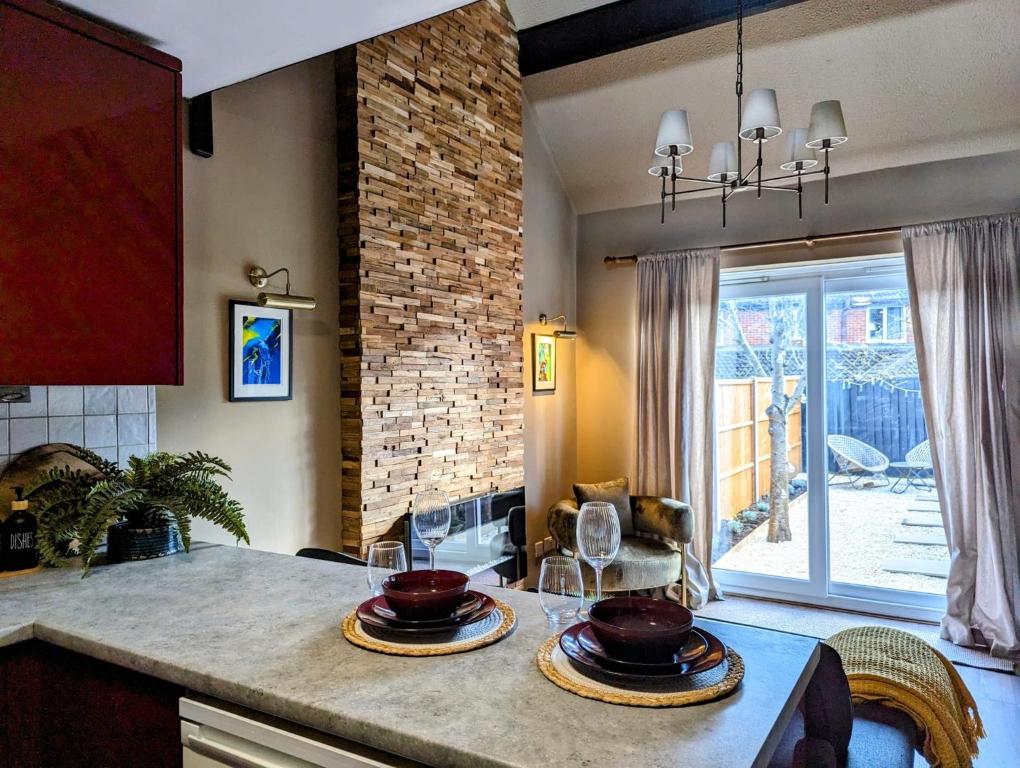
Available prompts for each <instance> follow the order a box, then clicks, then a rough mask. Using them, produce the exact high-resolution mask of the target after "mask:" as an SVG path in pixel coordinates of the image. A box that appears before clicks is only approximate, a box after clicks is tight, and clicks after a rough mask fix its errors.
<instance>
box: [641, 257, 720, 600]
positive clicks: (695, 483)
mask: <svg viewBox="0 0 1020 768" xmlns="http://www.w3.org/2000/svg"><path fill="white" fill-rule="evenodd" d="M718 308H719V249H718V248H712V249H704V250H692V251H675V252H669V253H660V254H654V255H650V256H642V257H640V258H639V259H638V332H639V341H638V401H637V409H638V413H637V441H638V442H637V478H638V492H639V493H645V494H654V495H660V496H668V497H670V498H674V499H678V500H679V501H684V502H687V503H688V504H690V505H691V508H692V509H693V511H694V521H695V526H694V541H693V543H692V546H691V549H692V552H691V553H690V556H689V557H688V573H687V577H688V583H689V585H690V592H691V594H690V595H689V601H690V602H689V603H688V604H689V605H691V606H692V607H694V608H700V607H701V606H702V605H704V604H705V602H706V601H708V600H714V599H718V598H720V597H721V595H720V594H719V593H718V591H717V590H716V587H715V584H714V582H713V581H712V570H711V563H712V526H713V521H714V519H715V515H714V512H715V498H714V496H715V478H714V474H715V445H714V435H715V430H714V410H713V402H712V401H713V392H714V390H715V386H714V377H715V332H716V318H717V315H718Z"/></svg>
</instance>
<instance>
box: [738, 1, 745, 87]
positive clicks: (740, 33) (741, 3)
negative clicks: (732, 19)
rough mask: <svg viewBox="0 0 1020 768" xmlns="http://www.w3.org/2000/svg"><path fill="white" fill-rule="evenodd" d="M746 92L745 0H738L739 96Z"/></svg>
mask: <svg viewBox="0 0 1020 768" xmlns="http://www.w3.org/2000/svg"><path fill="white" fill-rule="evenodd" d="M743 94H744V0H737V96H743Z"/></svg>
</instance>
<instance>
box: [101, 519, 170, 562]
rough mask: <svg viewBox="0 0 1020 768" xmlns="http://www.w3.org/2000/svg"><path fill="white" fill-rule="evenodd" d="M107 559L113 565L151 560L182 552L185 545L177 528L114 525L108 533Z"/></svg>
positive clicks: (126, 523) (128, 524)
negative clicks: (130, 561)
mask: <svg viewBox="0 0 1020 768" xmlns="http://www.w3.org/2000/svg"><path fill="white" fill-rule="evenodd" d="M106 534H107V537H106V559H107V560H108V561H109V562H111V563H123V562H127V561H129V560H151V559H152V558H155V557H165V556H166V555H173V554H176V553H178V552H181V551H182V550H183V549H184V545H183V544H182V543H181V535H180V532H179V531H178V530H177V527H176V526H173V525H164V526H159V527H156V528H132V527H131V524H130V523H129V522H127V521H123V522H120V523H114V524H113V525H111V526H110V527H109V528H108V529H107V531H106Z"/></svg>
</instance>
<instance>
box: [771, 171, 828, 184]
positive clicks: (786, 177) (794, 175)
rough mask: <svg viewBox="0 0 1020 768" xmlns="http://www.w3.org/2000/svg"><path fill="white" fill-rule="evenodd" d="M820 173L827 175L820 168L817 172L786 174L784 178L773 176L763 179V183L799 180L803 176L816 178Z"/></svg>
mask: <svg viewBox="0 0 1020 768" xmlns="http://www.w3.org/2000/svg"><path fill="white" fill-rule="evenodd" d="M819 173H825V169H824V168H819V169H818V170H817V171H798V172H797V173H787V174H784V175H783V176H772V177H770V178H768V179H762V181H767V182H773V181H779V180H781V179H797V178H800V177H801V176H814V175H817V174H819Z"/></svg>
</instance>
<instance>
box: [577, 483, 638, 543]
mask: <svg viewBox="0 0 1020 768" xmlns="http://www.w3.org/2000/svg"><path fill="white" fill-rule="evenodd" d="M574 498H576V499H577V506H578V507H580V506H581V505H582V504H587V503H588V502H589V501H607V502H609V503H610V504H612V505H613V506H614V507H616V514H617V515H618V516H619V518H620V534H621V535H622V536H633V535H634V514H633V512H632V511H631V508H630V481H629V480H628V479H627V478H626V477H621V478H619V479H618V480H609V481H608V482H605V483H574Z"/></svg>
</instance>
